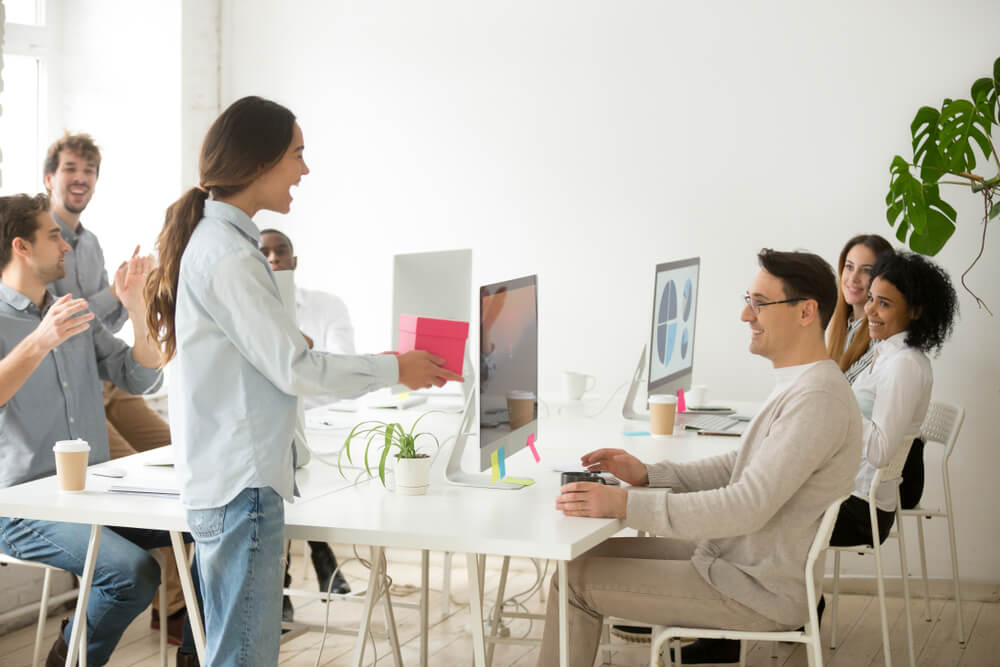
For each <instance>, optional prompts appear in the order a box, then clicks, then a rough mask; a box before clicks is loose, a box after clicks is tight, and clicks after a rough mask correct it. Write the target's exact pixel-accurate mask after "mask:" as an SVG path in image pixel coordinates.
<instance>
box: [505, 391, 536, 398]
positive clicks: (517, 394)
mask: <svg viewBox="0 0 1000 667" xmlns="http://www.w3.org/2000/svg"><path fill="white" fill-rule="evenodd" d="M507 398H513V399H526V398H527V399H532V400H534V398H535V392H533V391H518V390H514V391H508V392H507Z"/></svg>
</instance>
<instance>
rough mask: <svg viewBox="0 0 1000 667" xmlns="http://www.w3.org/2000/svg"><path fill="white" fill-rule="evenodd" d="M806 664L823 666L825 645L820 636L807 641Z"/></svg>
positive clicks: (817, 666) (813, 666) (812, 666)
mask: <svg viewBox="0 0 1000 667" xmlns="http://www.w3.org/2000/svg"><path fill="white" fill-rule="evenodd" d="M806 664H807V665H809V667H823V647H822V646H820V641H819V637H816V638H815V639H813V640H811V641H808V642H806Z"/></svg>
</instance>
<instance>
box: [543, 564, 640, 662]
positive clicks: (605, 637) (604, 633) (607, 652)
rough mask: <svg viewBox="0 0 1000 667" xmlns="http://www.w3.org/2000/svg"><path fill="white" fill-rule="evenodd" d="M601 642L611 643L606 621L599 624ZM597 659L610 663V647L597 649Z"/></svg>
mask: <svg viewBox="0 0 1000 667" xmlns="http://www.w3.org/2000/svg"><path fill="white" fill-rule="evenodd" d="M542 585H543V587H544V584H542ZM601 643H602V644H610V643H611V626H610V625H608V623H607V622H605V623H602V624H601ZM598 660H600V662H599V663H598V664H602V665H603V664H610V663H611V649H609V648H606V649H604V652H603V655H601V652H600V651H598ZM650 664H651V665H655V664H656V663H655V662H653V663H650Z"/></svg>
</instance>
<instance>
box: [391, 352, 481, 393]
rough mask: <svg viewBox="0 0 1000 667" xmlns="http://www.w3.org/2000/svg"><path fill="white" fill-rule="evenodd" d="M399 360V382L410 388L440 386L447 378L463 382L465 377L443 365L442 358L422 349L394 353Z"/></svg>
mask: <svg viewBox="0 0 1000 667" xmlns="http://www.w3.org/2000/svg"><path fill="white" fill-rule="evenodd" d="M396 360H397V361H398V362H399V383H400V384H404V385H406V386H407V387H409V388H410V389H428V388H430V387H431V385H433V386H435V387H441V386H443V385H444V383H445V382H447V381H448V380H455V381H456V382H465V378H463V377H462V376H461V375H458V374H456V373H452V372H451V371H449V370H448V369H447V368H445V367H444V359H442V358H441V357H438V356H435V355H433V354H431V353H430V352H425V351H424V350H412V351H410V352H407V353H406V354H399V355H396Z"/></svg>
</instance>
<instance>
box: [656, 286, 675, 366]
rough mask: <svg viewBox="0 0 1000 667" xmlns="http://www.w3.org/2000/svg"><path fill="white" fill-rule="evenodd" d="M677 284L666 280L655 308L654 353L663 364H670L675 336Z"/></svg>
mask: <svg viewBox="0 0 1000 667" xmlns="http://www.w3.org/2000/svg"><path fill="white" fill-rule="evenodd" d="M677 306H678V304H677V286H676V285H675V284H674V281H673V280H668V281H667V284H666V287H664V288H663V295H662V296H661V297H660V306H659V308H657V309H656V354H657V356H658V357H659V359H660V363H661V364H663V365H664V366H667V365H669V364H670V357H671V356H672V354H673V351H674V340H675V339H676V338H677V314H678V308H677Z"/></svg>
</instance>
